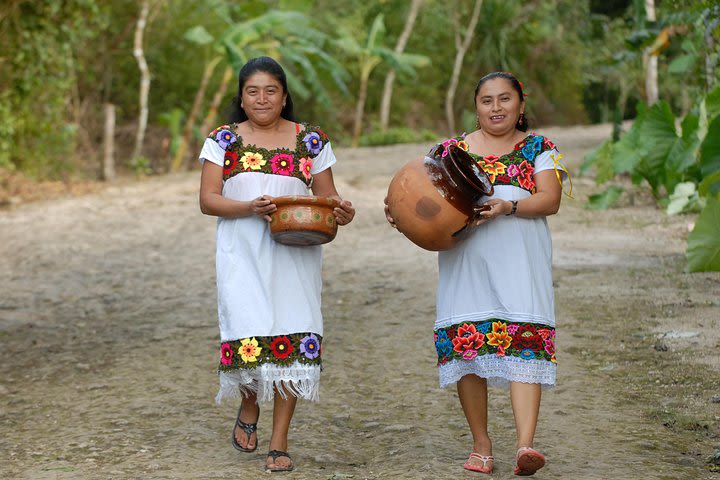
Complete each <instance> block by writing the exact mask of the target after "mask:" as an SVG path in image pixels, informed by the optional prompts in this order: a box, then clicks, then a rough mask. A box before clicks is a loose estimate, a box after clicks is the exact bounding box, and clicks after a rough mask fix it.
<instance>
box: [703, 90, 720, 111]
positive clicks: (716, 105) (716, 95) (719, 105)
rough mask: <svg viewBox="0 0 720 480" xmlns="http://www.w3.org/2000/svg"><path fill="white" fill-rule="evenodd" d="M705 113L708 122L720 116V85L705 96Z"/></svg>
mask: <svg viewBox="0 0 720 480" xmlns="http://www.w3.org/2000/svg"><path fill="white" fill-rule="evenodd" d="M705 111H706V112H707V118H708V120H712V119H714V118H715V117H717V116H718V115H720V83H718V84H717V85H715V88H713V89H712V90H710V91H709V92H708V94H707V95H706V96H705Z"/></svg>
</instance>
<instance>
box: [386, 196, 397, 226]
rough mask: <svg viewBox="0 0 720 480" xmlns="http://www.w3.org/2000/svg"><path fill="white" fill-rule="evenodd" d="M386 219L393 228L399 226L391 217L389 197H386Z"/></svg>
mask: <svg viewBox="0 0 720 480" xmlns="http://www.w3.org/2000/svg"><path fill="white" fill-rule="evenodd" d="M385 219H386V220H387V221H388V223H389V224H390V226H391V227H393V228H397V225H395V219H394V218H392V217H391V216H390V207H389V206H388V199H387V197H385Z"/></svg>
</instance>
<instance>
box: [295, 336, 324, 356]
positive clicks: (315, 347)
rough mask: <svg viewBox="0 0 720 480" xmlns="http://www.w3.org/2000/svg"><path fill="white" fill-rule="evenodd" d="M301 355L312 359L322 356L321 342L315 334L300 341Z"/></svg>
mask: <svg viewBox="0 0 720 480" xmlns="http://www.w3.org/2000/svg"><path fill="white" fill-rule="evenodd" d="M300 353H302V354H303V355H305V356H306V357H307V358H310V359H314V358H317V357H318V355H320V341H319V340H318V338H317V337H316V336H315V334H314V333H311V334H310V335H307V336H306V337H303V338H301V339H300Z"/></svg>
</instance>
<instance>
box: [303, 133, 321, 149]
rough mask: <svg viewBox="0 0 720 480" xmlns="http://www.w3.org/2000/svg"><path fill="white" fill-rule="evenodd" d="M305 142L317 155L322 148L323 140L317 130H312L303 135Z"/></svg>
mask: <svg viewBox="0 0 720 480" xmlns="http://www.w3.org/2000/svg"><path fill="white" fill-rule="evenodd" d="M303 142H305V146H307V149H308V151H309V152H310V153H312V154H313V155H317V154H318V153H320V150H322V147H323V142H322V140H320V135H319V134H318V133H317V132H310V133H308V134H307V135H305V136H304V137H303Z"/></svg>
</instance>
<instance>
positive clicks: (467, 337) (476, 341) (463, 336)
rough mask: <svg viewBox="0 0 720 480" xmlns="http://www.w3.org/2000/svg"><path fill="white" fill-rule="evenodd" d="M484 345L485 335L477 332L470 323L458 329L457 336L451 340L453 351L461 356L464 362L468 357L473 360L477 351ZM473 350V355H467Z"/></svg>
mask: <svg viewBox="0 0 720 480" xmlns="http://www.w3.org/2000/svg"><path fill="white" fill-rule="evenodd" d="M484 343H485V335H483V334H482V333H480V332H478V331H477V329H476V328H475V325H474V324H472V323H465V324H463V325H461V326H460V327H459V328H458V332H457V336H456V337H455V338H453V339H452V344H453V350H455V351H456V352H458V353H461V354H462V355H463V358H465V359H466V360H467V359H468V357H469V356H472V358H475V356H476V355H477V349H478V348H480V347H482V346H483V344H484ZM470 350H473V351H474V352H475V355H473V354H472V353H468V351H470Z"/></svg>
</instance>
